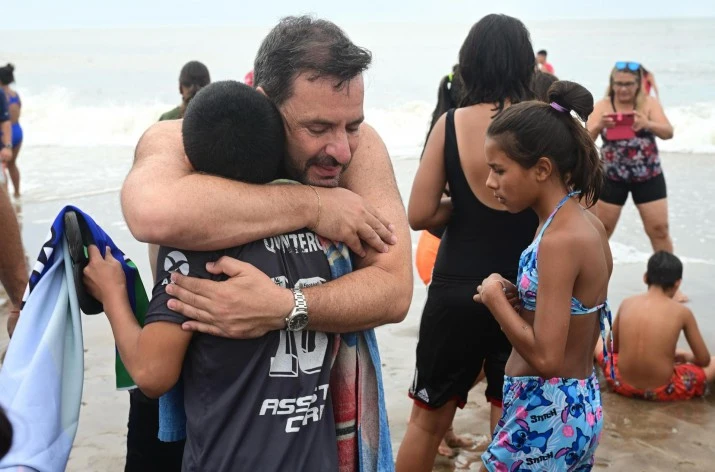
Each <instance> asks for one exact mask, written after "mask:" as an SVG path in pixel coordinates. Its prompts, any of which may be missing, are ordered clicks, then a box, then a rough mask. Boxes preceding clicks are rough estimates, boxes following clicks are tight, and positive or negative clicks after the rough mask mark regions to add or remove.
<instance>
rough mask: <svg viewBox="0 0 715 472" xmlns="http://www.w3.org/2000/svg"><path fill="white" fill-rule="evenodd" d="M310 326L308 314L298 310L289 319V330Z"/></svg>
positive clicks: (298, 329)
mask: <svg viewBox="0 0 715 472" xmlns="http://www.w3.org/2000/svg"><path fill="white" fill-rule="evenodd" d="M306 326H308V314H307V313H302V312H298V313H296V314H295V315H293V316H291V317H290V318H289V319H288V331H300V330H302V329H304V328H305V327H306Z"/></svg>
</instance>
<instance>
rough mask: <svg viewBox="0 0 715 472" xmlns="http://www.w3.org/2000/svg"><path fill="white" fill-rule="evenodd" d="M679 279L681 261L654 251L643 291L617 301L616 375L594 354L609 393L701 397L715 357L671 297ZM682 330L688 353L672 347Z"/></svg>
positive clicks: (655, 397) (652, 397)
mask: <svg viewBox="0 0 715 472" xmlns="http://www.w3.org/2000/svg"><path fill="white" fill-rule="evenodd" d="M682 277H683V265H682V263H681V262H680V260H679V259H678V258H677V257H676V256H675V255H673V254H670V253H668V252H664V251H658V252H656V253H655V254H653V255H652V256H651V258H650V259H649V260H648V271H647V272H646V274H645V276H644V280H645V283H646V284H647V285H648V291H647V292H645V293H643V294H640V295H634V296H632V297H629V298H627V299H625V300H624V301H623V303H621V306H620V308H619V310H618V316H617V317H616V319H615V321H614V327H613V365H614V369H615V378H612V377H611V365H610V363H609V362H606V361H605V360H604V356H603V351H602V350H601V349H600V346H598V347H597V348H596V352H595V355H596V359H597V360H598V362H599V364H601V366H602V367H603V370H604V375H605V377H606V381H607V382H608V384H609V385H610V386H611V389H612V390H613V391H614V392H616V393H618V394H621V395H623V396H626V397H633V398H643V399H646V400H657V401H672V400H688V399H690V398H693V397H699V396H702V395H703V394H704V393H705V391H706V386H707V384H708V383H710V382H712V381H713V378H715V362H714V361H713V360H714V359H715V358H712V357H710V352H708V348H707V346H706V345H705V342H704V341H703V337H702V335H701V334H700V330H699V329H698V324H697V322H696V321H695V317H694V316H693V312H692V311H690V309H688V308H687V307H685V306H683V304H681V303H678V302H676V301H675V300H673V295H674V294H675V293H676V292H677V291H678V287H680V281H681V279H682ZM681 331H682V332H683V333H685V339H687V341H688V344H689V345H690V349H692V352H691V351H680V350H677V349H676V346H677V343H678V338H679V337H680V332H681Z"/></svg>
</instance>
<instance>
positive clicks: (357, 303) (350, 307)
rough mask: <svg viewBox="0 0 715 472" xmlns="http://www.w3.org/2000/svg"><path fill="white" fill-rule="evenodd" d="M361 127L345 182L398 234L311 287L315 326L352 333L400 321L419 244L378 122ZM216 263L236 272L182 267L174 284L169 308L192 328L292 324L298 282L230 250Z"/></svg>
mask: <svg viewBox="0 0 715 472" xmlns="http://www.w3.org/2000/svg"><path fill="white" fill-rule="evenodd" d="M361 133H362V135H361V137H360V146H359V147H358V149H357V151H356V153H355V155H354V156H353V163H352V164H351V165H350V169H349V171H348V172H346V174H345V179H346V182H345V183H346V185H348V186H349V187H350V188H352V189H354V190H355V191H356V192H358V193H360V194H361V195H362V196H363V197H364V198H365V200H366V201H367V202H368V203H369V204H370V205H372V206H373V207H374V208H375V209H376V210H377V211H379V212H380V213H381V214H384V215H385V216H386V217H387V218H388V219H390V220H391V221H393V222H394V223H393V231H394V232H395V235H396V236H397V241H396V244H395V245H394V246H391V247H390V250H389V252H386V253H380V252H377V251H374V250H369V251H368V253H367V256H366V257H364V258H362V259H359V260H357V261H356V264H355V269H356V270H355V271H354V272H352V273H350V274H347V275H345V276H343V277H340V278H339V279H337V280H333V281H331V282H328V283H327V284H323V285H321V286H319V287H312V288H306V289H304V290H303V292H304V294H305V297H306V299H307V302H308V312H309V314H310V323H309V325H308V327H309V328H310V329H312V330H316V331H325V332H334V333H344V332H351V331H358V330H364V329H368V328H372V327H375V326H380V325H383V324H387V323H398V322H400V321H402V320H403V319H404V318H405V315H406V314H407V310H408V309H409V307H410V303H411V301H412V259H411V257H412V256H411V253H412V245H411V239H410V233H409V229H408V227H407V218H406V215H405V209H404V206H403V205H402V200H401V198H400V194H399V192H398V190H397V184H396V182H395V177H394V172H393V170H392V164H391V162H390V158H389V155H388V153H387V149H386V148H385V145H384V144H383V142H382V139H381V138H380V137H379V136H378V134H377V133H376V132H375V130H373V129H372V128H370V127H369V126H367V125H363V129H362V130H361ZM208 270H209V272H211V273H212V274H219V273H224V274H226V275H228V276H229V277H231V278H230V279H229V280H227V281H225V282H213V281H209V280H200V279H198V278H192V277H186V276H182V275H181V274H178V273H174V274H172V281H174V282H175V283H174V284H172V285H170V286H168V287H167V292H169V293H170V294H171V295H172V296H174V297H176V298H177V300H172V301H171V302H170V304H169V308H170V309H172V310H174V311H176V312H178V313H181V314H183V315H185V316H187V317H189V318H192V319H194V320H196V321H190V322H187V323H185V324H184V327H185V328H186V329H191V330H195V331H201V332H205V333H210V334H213V335H216V336H223V337H229V338H252V337H256V336H261V335H263V334H265V333H266V332H267V331H270V330H274V329H281V328H283V327H285V317H286V316H287V315H288V314H289V313H290V311H291V309H292V308H293V303H294V302H293V296H292V294H291V291H290V290H287V289H280V288H278V289H277V288H276V287H275V284H273V282H271V281H270V279H268V278H267V277H266V276H265V275H264V274H263V273H261V272H260V271H258V270H257V269H255V267H253V266H251V265H250V264H246V263H244V262H240V261H237V260H235V259H231V258H227V257H224V258H221V259H220V260H219V261H218V262H217V263H216V264H213V265H212V266H211V267H210V268H208Z"/></svg>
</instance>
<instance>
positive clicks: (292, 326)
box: [286, 288, 308, 331]
mask: <svg viewBox="0 0 715 472" xmlns="http://www.w3.org/2000/svg"><path fill="white" fill-rule="evenodd" d="M293 300H294V301H295V306H294V307H293V310H292V311H291V312H290V315H288V317H287V318H286V330H287V331H302V330H304V329H305V327H306V326H308V303H307V302H306V301H305V295H303V292H301V290H300V289H299V288H294V289H293Z"/></svg>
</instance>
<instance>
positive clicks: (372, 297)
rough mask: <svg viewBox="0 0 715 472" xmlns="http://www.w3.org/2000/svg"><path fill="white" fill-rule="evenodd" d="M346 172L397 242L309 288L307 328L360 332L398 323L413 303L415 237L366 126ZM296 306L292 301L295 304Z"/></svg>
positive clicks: (382, 153)
mask: <svg viewBox="0 0 715 472" xmlns="http://www.w3.org/2000/svg"><path fill="white" fill-rule="evenodd" d="M361 133H362V134H361V136H360V146H359V147H358V149H357V150H356V152H355V155H354V156H353V162H352V164H351V165H350V168H349V169H348V171H347V172H346V173H345V176H344V178H345V184H346V185H347V187H348V188H350V189H351V190H353V191H354V192H356V193H357V194H359V195H361V196H362V197H363V198H364V199H365V200H366V201H367V202H368V203H369V204H370V205H371V206H372V207H373V208H375V209H376V210H377V212H378V213H379V214H381V215H383V216H384V217H385V219H386V220H388V221H391V222H392V224H393V231H394V233H395V236H397V244H395V245H394V246H390V251H389V252H387V253H381V252H377V251H375V250H372V249H369V250H368V254H367V256H366V257H364V258H358V259H357V260H356V262H355V269H356V270H355V271H354V272H352V273H350V274H347V275H345V276H343V277H340V278H339V279H337V280H333V281H331V282H329V283H327V284H325V285H323V286H320V287H314V288H307V289H305V290H304V291H303V292H304V293H305V296H306V299H307V301H308V307H309V310H310V324H309V328H310V329H313V330H316V331H325V332H349V331H357V330H362V329H367V328H372V327H375V326H379V325H383V324H386V323H399V322H401V321H402V320H403V319H405V316H406V315H407V311H408V310H409V308H410V304H411V302H412V286H413V284H412V240H411V238H410V230H409V227H408V225H407V217H406V214H405V207H404V206H403V204H402V199H401V197H400V192H399V191H398V189H397V182H396V181H395V173H394V170H393V168H392V162H391V161H390V156H389V154H388V152H387V148H386V147H385V144H384V143H383V141H382V139H381V138H380V136H379V135H378V134H377V132H376V131H375V130H374V129H373V128H371V127H370V126H368V125H363V127H362V129H361ZM290 307H291V308H292V301H291V306H290Z"/></svg>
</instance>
